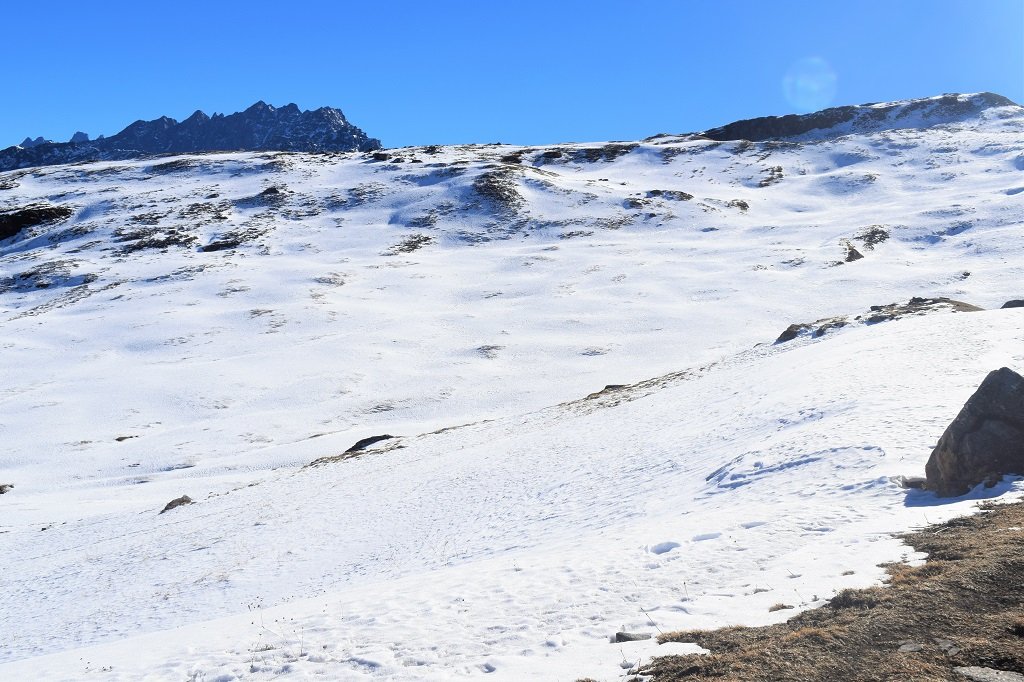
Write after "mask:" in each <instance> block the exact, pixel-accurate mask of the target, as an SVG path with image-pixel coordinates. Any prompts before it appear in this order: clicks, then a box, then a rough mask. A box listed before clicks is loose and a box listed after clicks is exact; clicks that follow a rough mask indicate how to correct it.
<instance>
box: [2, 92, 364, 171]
mask: <svg viewBox="0 0 1024 682" xmlns="http://www.w3.org/2000/svg"><path fill="white" fill-rule="evenodd" d="M379 148H380V141H379V140H375V139H373V138H370V137H367V136H366V134H365V133H364V132H363V131H362V130H360V129H359V128H357V127H355V126H353V125H352V124H351V123H349V122H348V121H347V120H346V119H345V115H344V114H342V112H341V111H340V110H338V109H333V108H330V107H321V108H320V109H316V110H313V111H300V110H299V108H298V107H297V106H296V105H294V104H289V105H287V106H284V107H281V108H276V107H273V106H270V105H269V104H265V103H264V102H257V103H256V104H254V105H252V106H251V107H249V108H248V109H246V110H245V111H242V112H238V113H234V114H230V115H228V116H225V115H223V114H214V115H213V116H207V115H206V114H204V113H203V112H202V111H196V112H195V113H194V114H192V115H191V116H189V117H188V118H187V119H185V120H184V121H181V122H178V121H176V120H175V119H173V118H168V117H166V116H162V117H160V118H158V119H156V120H153V121H136V122H135V123H132V124H131V125H129V126H128V127H127V128H125V129H124V130H122V131H121V132H120V133H118V134H117V135H113V136H111V137H106V138H102V139H97V140H92V141H90V140H89V138H88V135H86V134H85V133H75V136H74V137H73V138H72V140H71V142H64V143H60V142H50V141H47V140H43V139H42V138H37V139H36V140H34V141H32V140H29V139H27V138H26V141H25V142H23V143H22V144H21V145H20V146H15V147H8V148H7V149H4V150H2V151H0V171H4V170H13V169H17V168H28V167H31V166H49V165H56V164H61V163H81V162H87V161H100V160H108V161H109V160H123V159H132V158H138V157H141V156H147V155H153V154H184V153H197V152H210V151H236V150H237V151H242V150H244V151H303V152H324V151H369V150H373V149H379Z"/></svg>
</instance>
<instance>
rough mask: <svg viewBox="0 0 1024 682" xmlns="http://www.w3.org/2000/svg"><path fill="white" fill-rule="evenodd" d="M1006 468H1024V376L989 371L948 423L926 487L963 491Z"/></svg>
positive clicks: (1015, 471)
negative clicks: (958, 412) (954, 417)
mask: <svg viewBox="0 0 1024 682" xmlns="http://www.w3.org/2000/svg"><path fill="white" fill-rule="evenodd" d="M1005 474H1024V377H1022V376H1021V375H1019V374H1017V373H1016V372H1014V371H1013V370H1011V369H1008V368H1006V367H1003V368H1001V369H998V370H996V371H994V372H990V373H989V375H988V376H987V377H985V380H984V381H983V382H982V383H981V386H979V387H978V390H977V391H975V393H974V395H972V396H971V397H970V398H969V399H968V400H967V402H966V403H965V404H964V406H963V409H961V410H960V414H958V415H957V416H956V419H954V420H953V422H952V423H951V424H950V425H949V426H948V427H947V428H946V431H945V433H943V434H942V437H941V438H940V439H939V442H938V444H937V445H936V446H935V449H934V450H933V451H932V454H931V457H929V458H928V464H927V465H926V466H925V477H926V479H927V481H926V487H927V488H928V489H929V490H934V491H935V492H936V493H938V495H939V496H940V497H953V496H957V495H963V494H964V493H966V492H967V491H969V490H970V489H971V488H973V487H974V486H976V485H978V484H979V483H985V484H987V485H994V484H995V483H996V482H997V481H998V480H999V479H1001V478H1002V477H1003V475H1005Z"/></svg>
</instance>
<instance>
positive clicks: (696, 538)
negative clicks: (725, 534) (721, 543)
mask: <svg viewBox="0 0 1024 682" xmlns="http://www.w3.org/2000/svg"><path fill="white" fill-rule="evenodd" d="M720 537H722V534H721V533H701V534H700V535H694V536H693V541H694V542H703V541H704V540H717V539H718V538H720Z"/></svg>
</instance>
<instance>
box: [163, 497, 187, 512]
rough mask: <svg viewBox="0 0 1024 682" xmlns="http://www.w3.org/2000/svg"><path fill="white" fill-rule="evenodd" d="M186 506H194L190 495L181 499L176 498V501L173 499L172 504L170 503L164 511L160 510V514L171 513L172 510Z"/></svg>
mask: <svg viewBox="0 0 1024 682" xmlns="http://www.w3.org/2000/svg"><path fill="white" fill-rule="evenodd" d="M186 504H192V498H191V497H189V496H188V495H182V496H181V497H176V498H175V499H173V500H171V501H170V502H168V503H167V506H166V507H164V508H163V509H162V510H160V513H161V514H163V513H164V512H167V511H171V510H172V509H175V508H177V507H181V506H183V505H186Z"/></svg>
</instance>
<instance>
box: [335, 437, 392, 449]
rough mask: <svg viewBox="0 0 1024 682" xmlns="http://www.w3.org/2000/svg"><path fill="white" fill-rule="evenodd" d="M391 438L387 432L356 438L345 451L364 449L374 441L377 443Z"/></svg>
mask: <svg viewBox="0 0 1024 682" xmlns="http://www.w3.org/2000/svg"><path fill="white" fill-rule="evenodd" d="M392 438H394V436H392V435H390V434H387V433H385V434H383V435H380V436H369V437H367V438H363V439H361V440H357V441H356V443H355V445H353V446H352V447H350V448H349V449H348V450H346V451H345V452H359V451H361V450H365V449H366V448H368V447H370V446H371V445H373V444H374V443H379V442H381V441H382V440H391V439H392Z"/></svg>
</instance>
